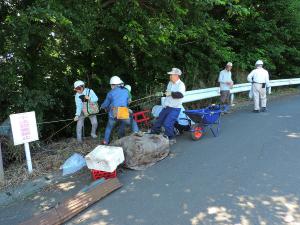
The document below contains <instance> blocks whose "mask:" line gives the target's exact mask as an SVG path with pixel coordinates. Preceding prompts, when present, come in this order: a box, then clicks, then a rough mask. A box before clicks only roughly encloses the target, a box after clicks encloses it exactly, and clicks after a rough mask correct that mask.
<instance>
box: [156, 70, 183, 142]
mask: <svg viewBox="0 0 300 225" xmlns="http://www.w3.org/2000/svg"><path fill="white" fill-rule="evenodd" d="M168 74H169V75H170V82H169V84H168V86H167V90H166V92H165V96H166V99H165V101H164V108H163V110H162V111H161V112H160V114H159V116H158V119H157V120H156V122H155V124H154V125H153V126H152V128H151V133H152V134H157V133H160V130H161V127H162V126H163V127H164V128H165V135H166V136H168V138H169V142H170V144H171V145H172V144H175V143H176V139H175V134H174V124H175V122H176V120H177V118H178V116H179V113H180V110H181V107H182V99H183V96H184V93H185V85H184V83H183V82H182V81H181V80H180V76H181V74H182V72H181V70H180V69H178V68H172V71H170V72H168Z"/></svg>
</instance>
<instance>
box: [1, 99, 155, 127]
mask: <svg viewBox="0 0 300 225" xmlns="http://www.w3.org/2000/svg"><path fill="white" fill-rule="evenodd" d="M152 97H157V96H155V95H149V96H146V97H143V98H139V99H136V100H134V101H131V104H132V103H135V102H139V101H142V100H144V99H148V98H152ZM150 101H151V100H149V101H146V102H142V103H140V104H133V105H132V106H129V107H130V108H135V107H138V106H140V105H142V104H145V103H148V102H150ZM107 113H108V112H105V113H97V114H95V115H97V116H101V115H105V114H107ZM67 121H73V119H63V120H52V121H46V122H39V123H37V125H43V124H52V123H61V122H67ZM10 127H11V126H0V128H10Z"/></svg>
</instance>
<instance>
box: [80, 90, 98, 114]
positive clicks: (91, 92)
mask: <svg viewBox="0 0 300 225" xmlns="http://www.w3.org/2000/svg"><path fill="white" fill-rule="evenodd" d="M89 90H90V93H89ZM81 95H83V96H85V95H89V96H90V101H91V102H98V97H97V95H96V94H95V92H94V91H93V90H92V89H89V88H85V89H84V90H83V92H82V93H81V94H79V93H76V94H75V104H76V113H75V115H76V116H80V114H81V112H82V107H83V102H82V100H81V99H80V97H79V96H81Z"/></svg>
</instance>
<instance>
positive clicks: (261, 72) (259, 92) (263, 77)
mask: <svg viewBox="0 0 300 225" xmlns="http://www.w3.org/2000/svg"><path fill="white" fill-rule="evenodd" d="M263 64H264V63H263V61H262V60H257V61H256V63H255V66H256V69H254V70H252V71H251V73H250V74H249V75H248V77H247V80H248V82H250V83H252V89H253V100H254V110H253V112H255V113H259V112H260V104H261V111H262V112H266V111H267V108H266V107H267V93H266V88H268V87H269V86H270V84H269V83H270V81H269V72H268V71H267V70H265V69H264V68H263Z"/></svg>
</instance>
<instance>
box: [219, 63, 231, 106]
mask: <svg viewBox="0 0 300 225" xmlns="http://www.w3.org/2000/svg"><path fill="white" fill-rule="evenodd" d="M231 69H232V63H231V62H228V63H227V64H226V67H225V69H224V70H222V71H221V72H220V74H219V79H218V82H219V83H220V96H221V103H222V104H227V105H228V104H229V103H230V89H231V88H232V87H233V81H232V78H231Z"/></svg>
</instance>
